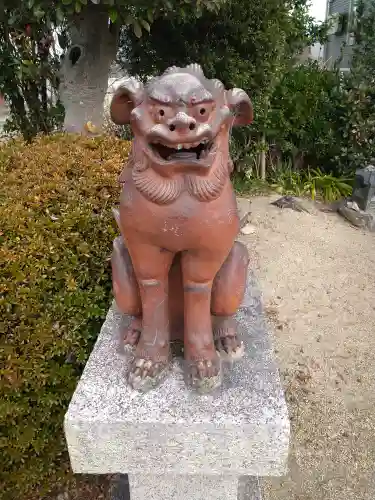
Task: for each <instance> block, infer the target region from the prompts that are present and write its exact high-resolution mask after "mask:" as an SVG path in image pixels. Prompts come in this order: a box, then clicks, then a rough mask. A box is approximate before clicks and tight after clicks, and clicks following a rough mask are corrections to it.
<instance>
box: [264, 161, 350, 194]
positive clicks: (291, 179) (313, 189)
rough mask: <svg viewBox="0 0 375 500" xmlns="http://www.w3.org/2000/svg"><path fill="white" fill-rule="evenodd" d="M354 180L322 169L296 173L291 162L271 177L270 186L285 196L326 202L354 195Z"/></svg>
mask: <svg viewBox="0 0 375 500" xmlns="http://www.w3.org/2000/svg"><path fill="white" fill-rule="evenodd" d="M353 180H354V178H345V177H337V176H334V175H332V174H327V173H324V172H323V171H322V170H321V169H319V168H318V169H308V170H307V171H296V170H294V169H293V166H292V164H291V162H289V163H286V164H283V165H282V167H281V168H279V169H277V170H276V171H275V172H273V173H272V174H271V176H270V186H271V188H273V189H274V190H275V191H276V192H278V193H280V194H284V195H296V196H306V195H308V196H309V197H310V198H311V199H312V200H315V199H317V198H321V199H323V200H324V201H326V202H331V201H335V200H338V199H340V198H342V197H348V196H350V195H351V193H352V183H353Z"/></svg>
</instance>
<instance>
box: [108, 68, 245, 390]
mask: <svg viewBox="0 0 375 500" xmlns="http://www.w3.org/2000/svg"><path fill="white" fill-rule="evenodd" d="M110 113H111V118H112V120H113V122H114V123H115V124H117V125H125V124H130V125H131V128H132V131H133V135H134V139H133V143H132V150H131V154H130V158H129V163H128V166H127V167H126V168H124V170H123V172H122V174H121V176H120V182H121V184H122V186H123V187H122V192H121V197H120V206H119V210H114V214H115V218H116V221H117V224H118V226H119V229H120V232H121V236H119V237H118V238H116V239H115V241H114V244H113V253H112V274H113V292H114V296H115V300H116V303H117V305H118V308H119V309H120V310H121V312H123V313H125V314H128V315H130V316H131V317H132V320H131V323H130V325H129V326H128V327H127V329H126V331H125V332H124V342H125V344H126V345H127V346H131V347H133V348H134V349H133V356H134V358H133V360H132V364H131V368H130V372H129V376H128V380H129V384H130V385H131V386H132V387H133V388H134V389H137V390H140V391H142V392H145V391H148V390H150V389H152V388H154V387H156V386H157V385H158V384H160V383H161V382H162V381H163V379H164V378H165V376H166V375H167V373H168V368H169V365H170V362H171V342H173V341H183V352H184V364H185V375H186V381H187V383H188V384H189V385H190V386H191V387H192V388H194V389H195V390H197V391H198V392H200V393H207V392H210V391H212V390H214V389H215V388H217V387H218V386H220V384H221V361H220V360H221V359H222V358H223V357H225V358H229V359H235V358H238V357H239V356H241V353H242V351H243V346H242V343H241V341H240V339H239V338H238V336H237V332H236V323H235V321H234V319H233V316H234V314H235V313H236V310H237V309H238V308H239V306H240V304H241V301H242V299H243V295H244V292H245V286H246V275H247V267H248V260H249V259H248V253H247V249H246V247H245V246H244V245H242V244H241V243H240V242H237V241H235V238H236V236H237V234H238V231H239V217H238V210H237V205H236V199H235V195H234V191H233V188H232V185H231V182H230V173H231V170H232V168H233V164H232V161H231V159H230V155H229V138H230V133H231V127H232V126H241V125H247V124H250V123H251V122H252V120H253V108H252V104H251V101H250V99H249V97H248V95H247V94H246V93H245V92H244V91H243V90H241V89H236V88H235V89H232V90H225V88H224V85H223V84H222V83H221V82H220V81H219V80H216V79H213V80H210V79H207V78H206V77H205V76H204V73H203V71H202V69H201V67H200V66H199V65H197V64H192V65H189V66H187V67H185V68H178V67H171V68H169V69H168V70H167V71H165V72H164V73H163V74H162V75H161V76H159V77H156V78H153V79H152V80H150V81H149V82H148V83H147V85H143V84H142V83H141V82H139V81H138V80H137V79H135V78H129V79H127V80H126V81H125V83H124V84H123V85H122V86H121V87H120V88H119V89H118V90H117V92H116V93H115V94H114V97H113V99H112V101H111V106H110Z"/></svg>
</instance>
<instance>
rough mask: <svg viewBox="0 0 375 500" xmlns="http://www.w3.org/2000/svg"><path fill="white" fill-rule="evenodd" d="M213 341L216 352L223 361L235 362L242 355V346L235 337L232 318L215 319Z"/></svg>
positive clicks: (243, 349) (236, 336)
mask: <svg viewBox="0 0 375 500" xmlns="http://www.w3.org/2000/svg"><path fill="white" fill-rule="evenodd" d="M214 341H215V348H216V352H217V353H218V355H219V356H220V357H221V358H222V359H224V360H227V361H235V360H237V359H240V358H241V357H242V356H243V354H244V351H245V348H244V344H243V342H242V341H241V340H240V338H239V337H238V335H237V332H236V325H235V323H234V320H233V319H232V318H220V317H216V318H215V326H214Z"/></svg>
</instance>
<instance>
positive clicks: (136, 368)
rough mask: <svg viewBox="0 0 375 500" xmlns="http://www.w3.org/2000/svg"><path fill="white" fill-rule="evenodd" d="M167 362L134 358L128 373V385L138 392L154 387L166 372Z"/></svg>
mask: <svg viewBox="0 0 375 500" xmlns="http://www.w3.org/2000/svg"><path fill="white" fill-rule="evenodd" d="M168 368H169V363H166V362H155V361H152V360H151V359H144V358H137V357H136V358H135V359H134V361H133V363H132V365H131V368H130V373H129V378H128V381H129V384H130V386H131V387H132V388H133V389H135V390H137V391H140V392H147V391H150V390H151V389H155V387H157V386H158V385H159V384H161V383H162V382H163V380H164V379H165V378H166V376H167V374H168Z"/></svg>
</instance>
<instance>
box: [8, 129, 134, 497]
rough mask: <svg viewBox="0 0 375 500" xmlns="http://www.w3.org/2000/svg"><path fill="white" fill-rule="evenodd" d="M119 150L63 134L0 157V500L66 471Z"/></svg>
mask: <svg viewBox="0 0 375 500" xmlns="http://www.w3.org/2000/svg"><path fill="white" fill-rule="evenodd" d="M129 149H130V146H129V143H127V142H125V141H118V140H116V139H114V138H106V139H104V138H100V139H99V138H98V139H88V138H86V139H85V138H82V137H79V136H77V137H75V136H69V135H53V136H44V137H43V138H38V139H37V140H36V141H35V142H33V143H32V144H31V145H27V144H25V143H23V142H22V141H15V142H9V143H7V144H6V145H3V146H2V147H1V148H0V177H1V179H2V182H1V186H0V229H1V231H0V241H1V245H0V276H1V281H0V336H1V337H0V338H1V345H0V354H1V358H0V374H1V378H0V388H1V398H0V435H1V439H0V451H1V453H0V456H1V458H0V483H1V485H2V486H1V492H0V498H1V499H2V500H11V499H12V500H13V499H16V498H25V495H30V497H31V493H34V494H35V495H36V496H37V498H40V496H41V495H42V493H43V491H44V490H45V489H46V488H49V487H53V486H55V485H56V483H57V482H58V481H59V480H63V479H64V477H65V476H66V474H67V469H69V464H68V460H67V456H66V453H65V444H64V437H63V429H62V424H63V417H64V412H65V411H66V408H67V405H68V402H69V400H70V398H71V395H72V392H73V390H74V388H75V385H76V383H77V379H78V377H79V374H80V372H81V370H82V367H83V365H84V363H85V361H86V359H87V356H88V354H89V353H90V350H91V347H92V344H93V342H94V340H95V337H96V335H97V333H98V331H99V329H100V326H101V323H102V322H103V319H104V317H105V314H106V311H107V309H108V307H109V304H110V300H111V274H110V265H109V256H110V253H111V245H112V240H113V238H114V237H115V236H116V232H117V231H116V229H115V225H114V224H113V222H112V219H113V216H112V213H111V208H112V206H113V205H114V204H115V203H117V199H118V193H119V189H118V186H117V177H118V174H119V172H120V171H121V169H122V166H123V162H124V160H125V159H126V157H127V155H128V152H129ZM30 497H29V496H27V498H30Z"/></svg>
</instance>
